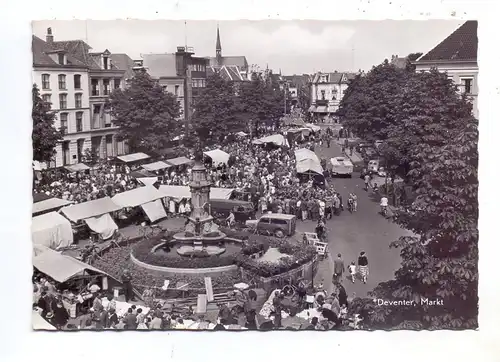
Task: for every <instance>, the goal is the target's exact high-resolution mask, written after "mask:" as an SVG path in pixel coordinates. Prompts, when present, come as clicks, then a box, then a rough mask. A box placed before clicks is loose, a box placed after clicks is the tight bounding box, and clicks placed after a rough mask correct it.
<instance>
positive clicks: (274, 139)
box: [252, 134, 288, 146]
mask: <svg viewBox="0 0 500 362" xmlns="http://www.w3.org/2000/svg"><path fill="white" fill-rule="evenodd" d="M252 143H253V144H254V145H264V144H266V143H272V144H274V145H276V146H288V141H287V139H286V138H285V137H284V136H283V135H281V134H275V135H271V136H266V137H262V138H259V139H256V140H254V141H252Z"/></svg>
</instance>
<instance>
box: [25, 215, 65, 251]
mask: <svg viewBox="0 0 500 362" xmlns="http://www.w3.org/2000/svg"><path fill="white" fill-rule="evenodd" d="M31 240H32V242H33V244H36V245H43V246H46V247H48V248H51V249H55V250H57V249H61V248H66V247H68V246H70V245H71V244H73V230H72V229H71V223H70V222H69V221H68V220H67V219H66V218H65V217H64V216H62V215H61V214H58V213H57V212H50V213H48V214H43V215H40V216H35V217H34V218H33V219H32V222H31Z"/></svg>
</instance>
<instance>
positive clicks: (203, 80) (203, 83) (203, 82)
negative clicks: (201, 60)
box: [200, 79, 206, 88]
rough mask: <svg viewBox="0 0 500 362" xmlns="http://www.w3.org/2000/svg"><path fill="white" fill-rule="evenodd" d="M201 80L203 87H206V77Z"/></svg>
mask: <svg viewBox="0 0 500 362" xmlns="http://www.w3.org/2000/svg"><path fill="white" fill-rule="evenodd" d="M200 82H201V87H203V88H205V86H206V84H205V79H201V80H200Z"/></svg>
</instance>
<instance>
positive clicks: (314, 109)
mask: <svg viewBox="0 0 500 362" xmlns="http://www.w3.org/2000/svg"><path fill="white" fill-rule="evenodd" d="M355 76H356V74H354V73H344V72H333V73H322V72H318V73H316V74H314V75H313V77H312V80H311V90H310V91H311V106H310V107H309V112H310V113H311V114H312V116H313V118H315V119H325V118H329V117H334V114H335V112H337V110H338V109H339V105H340V101H341V100H342V97H343V96H344V94H345V91H346V90H347V87H348V86H349V81H350V80H351V79H353V78H354V77H355Z"/></svg>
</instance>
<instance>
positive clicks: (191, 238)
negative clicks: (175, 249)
mask: <svg viewBox="0 0 500 362" xmlns="http://www.w3.org/2000/svg"><path fill="white" fill-rule="evenodd" d="M225 237H226V234H224V233H223V232H220V231H214V232H211V233H208V234H202V235H195V234H193V233H190V232H187V231H182V232H180V233H177V234H175V235H174V236H173V238H174V240H175V241H177V242H179V243H183V244H187V243H193V242H195V241H199V242H202V243H203V244H217V243H219V242H221V241H222V240H223V239H224V238H225Z"/></svg>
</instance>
